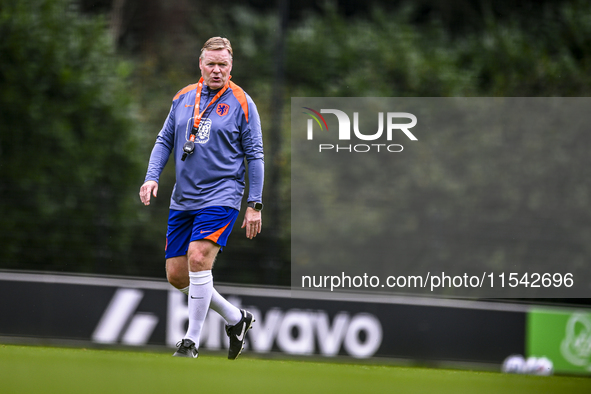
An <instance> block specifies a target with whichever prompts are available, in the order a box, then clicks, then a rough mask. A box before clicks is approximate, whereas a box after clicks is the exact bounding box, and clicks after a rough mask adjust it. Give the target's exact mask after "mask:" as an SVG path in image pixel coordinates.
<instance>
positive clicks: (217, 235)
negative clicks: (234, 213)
mask: <svg viewBox="0 0 591 394" xmlns="http://www.w3.org/2000/svg"><path fill="white" fill-rule="evenodd" d="M229 224H230V222H228V224H226V225H225V226H224V227H222V228H220V229H219V230H218V231H216V232H215V233H212V234H209V235H208V236H207V237H205V238H204V239H209V240H210V241H213V242H215V243H217V242H218V239H219V238H220V235H222V233H223V232H224V230H225V229H226V228H227V227H228V225H229Z"/></svg>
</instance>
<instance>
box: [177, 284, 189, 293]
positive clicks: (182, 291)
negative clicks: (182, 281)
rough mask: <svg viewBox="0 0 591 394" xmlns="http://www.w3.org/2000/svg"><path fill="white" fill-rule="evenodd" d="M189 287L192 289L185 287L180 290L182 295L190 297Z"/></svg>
mask: <svg viewBox="0 0 591 394" xmlns="http://www.w3.org/2000/svg"><path fill="white" fill-rule="evenodd" d="M189 287H190V286H187V287H184V288H182V289H178V290H179V291H180V292H181V293H185V294H186V295H189Z"/></svg>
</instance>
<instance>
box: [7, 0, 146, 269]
mask: <svg viewBox="0 0 591 394" xmlns="http://www.w3.org/2000/svg"><path fill="white" fill-rule="evenodd" d="M0 36H1V37H2V40H0V59H2V61H1V62H0V119H1V120H2V121H1V122H0V165H1V167H2V171H1V172H0V188H1V190H2V191H1V195H2V197H1V199H0V204H1V205H2V208H1V210H2V212H3V217H2V220H1V221H0V237H1V241H0V243H1V244H2V245H3V248H2V250H0V260H1V261H2V265H3V267H19V268H38V269H47V268H51V269H54V270H62V269H64V270H74V271H79V270H81V271H93V270H95V271H102V272H109V271H113V269H112V268H111V269H110V268H109V266H110V264H112V263H113V262H114V261H115V260H117V262H121V259H122V258H123V256H122V255H120V254H121V253H124V252H125V250H126V246H127V245H128V244H129V241H130V234H129V231H128V230H129V225H128V222H129V220H130V219H131V218H132V217H133V215H132V212H133V211H130V209H129V203H130V186H131V185H133V182H134V181H136V179H137V176H138V163H137V162H136V159H135V158H134V154H133V153H134V149H135V146H136V143H135V137H134V135H133V133H132V127H131V126H132V123H131V117H130V112H129V105H130V96H129V94H128V93H127V92H126V87H125V85H124V84H123V82H122V81H124V80H125V77H126V75H127V74H128V72H129V70H128V66H127V65H126V64H124V63H118V62H117V61H116V60H115V59H114V56H113V55H114V53H113V50H112V47H111V44H110V38H109V36H108V35H107V33H106V31H105V24H104V22H103V21H102V20H101V19H96V18H93V19H89V18H84V17H81V16H80V15H79V14H78V13H77V12H76V10H75V8H73V7H72V6H71V4H70V2H68V1H65V0H27V1H18V2H11V1H7V0H2V1H1V2H0ZM134 188H135V187H134Z"/></svg>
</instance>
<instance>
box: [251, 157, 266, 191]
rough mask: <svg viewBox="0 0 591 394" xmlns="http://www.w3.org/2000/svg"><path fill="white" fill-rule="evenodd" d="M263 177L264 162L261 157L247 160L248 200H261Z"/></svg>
mask: <svg viewBox="0 0 591 394" xmlns="http://www.w3.org/2000/svg"><path fill="white" fill-rule="evenodd" d="M264 178H265V162H264V161H263V159H256V160H251V161H249V162H248V200H247V201H249V202H250V201H254V202H263V182H264Z"/></svg>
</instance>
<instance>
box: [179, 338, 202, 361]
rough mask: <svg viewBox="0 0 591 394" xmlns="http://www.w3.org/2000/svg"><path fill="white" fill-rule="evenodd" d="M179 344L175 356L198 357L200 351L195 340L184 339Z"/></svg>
mask: <svg viewBox="0 0 591 394" xmlns="http://www.w3.org/2000/svg"><path fill="white" fill-rule="evenodd" d="M176 345H177V346H178V349H177V351H176V352H175V353H174V354H173V356H174V357H192V358H197V357H198V356H199V352H198V351H197V349H196V348H195V342H193V341H192V340H190V339H183V340H182V341H180V342H179V343H177V344H176Z"/></svg>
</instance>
